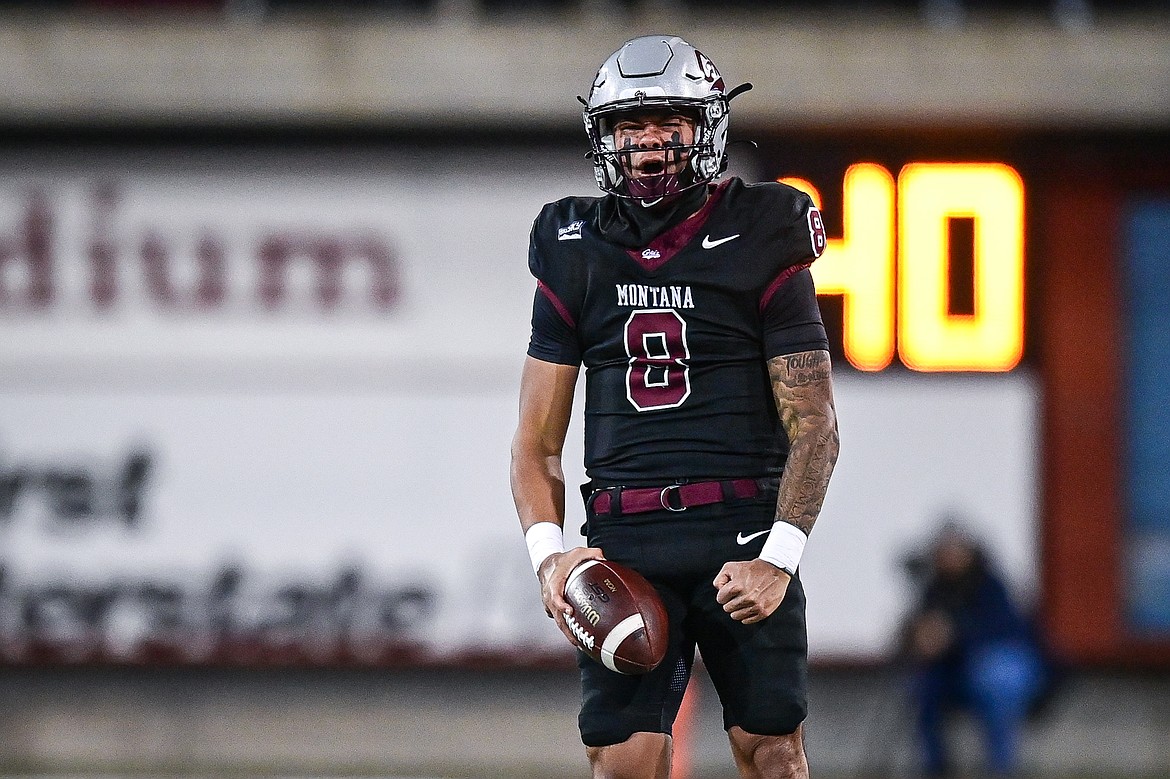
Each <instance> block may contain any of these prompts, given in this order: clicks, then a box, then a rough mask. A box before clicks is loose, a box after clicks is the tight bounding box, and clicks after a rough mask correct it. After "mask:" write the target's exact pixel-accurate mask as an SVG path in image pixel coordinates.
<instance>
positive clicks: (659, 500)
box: [590, 479, 767, 517]
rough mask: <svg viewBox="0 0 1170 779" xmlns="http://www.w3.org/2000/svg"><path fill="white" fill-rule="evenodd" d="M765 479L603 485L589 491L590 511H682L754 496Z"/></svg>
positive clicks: (617, 514)
mask: <svg viewBox="0 0 1170 779" xmlns="http://www.w3.org/2000/svg"><path fill="white" fill-rule="evenodd" d="M766 481H767V480H766V479H734V480H729V481H697V482H691V483H688V484H668V485H667V486H665V487H606V488H605V489H601V490H598V491H597V492H595V493H593V496H592V497H591V498H590V508H591V509H592V510H593V513H594V514H598V515H600V514H609V515H611V516H615V517H618V516H621V515H623V514H645V513H646V512H647V511H686V510H687V509H689V508H691V507H692V506H707V505H710V504H712V503H723V502H725V501H730V500H743V499H746V498H754V497H756V496H757V495H759V494H761V493H762V492H763V491H764V487H763V482H766Z"/></svg>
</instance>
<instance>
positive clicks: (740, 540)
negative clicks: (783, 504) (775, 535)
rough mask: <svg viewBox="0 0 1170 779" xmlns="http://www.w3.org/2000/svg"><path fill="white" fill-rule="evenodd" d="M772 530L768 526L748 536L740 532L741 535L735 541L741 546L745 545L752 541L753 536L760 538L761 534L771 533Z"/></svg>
mask: <svg viewBox="0 0 1170 779" xmlns="http://www.w3.org/2000/svg"><path fill="white" fill-rule="evenodd" d="M771 532H772V528H768V529H767V530H761V531H760V532H758V533H752V534H751V535H747V536H745V535H744V534H743V533H740V534H739V535H737V536H736V537H735V543H737V544H739V545H740V546H743V545H744V544H746V543H748V542H750V541H751V540H752V539H753V538H759V537H760V536H762V535H764V533H771Z"/></svg>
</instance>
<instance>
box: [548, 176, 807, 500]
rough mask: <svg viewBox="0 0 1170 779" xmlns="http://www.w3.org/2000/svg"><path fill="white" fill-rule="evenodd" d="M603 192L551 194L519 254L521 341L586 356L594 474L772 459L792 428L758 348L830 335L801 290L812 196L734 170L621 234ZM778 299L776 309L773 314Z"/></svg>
mask: <svg viewBox="0 0 1170 779" xmlns="http://www.w3.org/2000/svg"><path fill="white" fill-rule="evenodd" d="M606 197H613V196H612V195H608V196H606ZM602 200H603V198H585V197H569V198H564V199H562V200H558V201H557V202H555V203H550V204H548V205H546V206H545V207H544V209H543V210H542V211H541V213H540V215H539V216H538V217H537V219H536V222H535V223H534V224H533V229H532V237H531V243H530V248H529V256H528V264H529V268H530V270H531V271H532V274H533V275H534V276H535V277H536V279H537V282H538V284H537V293H536V302H535V306H534V311H533V339H532V342H531V343H530V345H529V352H528V353H529V354H530V355H531V356H532V357H535V358H537V359H540V360H544V361H547V362H554V363H562V364H568V365H581V364H583V365H584V366H585V368H586V384H585V392H586V396H587V402H586V404H585V409H586V414H587V419H586V425H585V428H586V441H585V465H586V470H587V472H588V473H589V475H590V477H591V478H595V479H599V478H600V479H606V480H620V481H615V482H614V483H628V484H633V483H637V482H638V481H640V480H642V479H655V478H658V479H660V478H661V476H662V474H663V473H671V474H673V473H677V472H678V471H679V468H680V465H682V467H683V469H684V470H685V469H686V465H685V464H686V463H688V462H689V461H693V462H695V463H699V462H702V463H705V466H704V467H705V468H706V469H709V468H712V467H714V468H717V469H718V473H721V474H736V473H758V474H767V473H779V471H780V469H781V468H782V467H783V463H784V461H785V458H786V457H787V451H786V450H787V445H786V444H787V439H786V436H784V435H782V434H780V428H779V426H778V425H779V420H778V417H777V412H776V407H775V404H774V403H772V402H770V400H771V398H772V393H771V389H770V384H769V379H768V375H767V366H766V360H767V359H768V358H769V357H772V356H774V355H775V354H779V353H785V354H792V353H796V352H799V351H811V350H815V349H823V348H827V342H826V341H825V336H824V327H823V325H822V324H821V320H820V313H819V311H818V310H817V309H816V296H815V294H807V293H808V292H809V290H811V288H812V276H811V273H810V272H809V271H808V266H809V264H810V263H811V262H812V261H813V260H814V259H816V258H817V257H818V256H820V254H821V252H823V251H824V248H825V229H824V223H823V222H822V220H821V215H820V212H819V211H817V209H816V208H815V207H814V206H813V204H812V201H811V199H810V198H809V197H808V195H806V194H804V193H803V192H800V191H799V190H797V189H794V188H792V187H789V186H787V185H785V184H778V183H773V182H767V183H760V184H745V183H744V182H743V181H741V180H740V179H738V178H730V179H728V180H726V181H724V182H722V183H721V184H720V185H719V186H718V187H716V188H715V189H714V191H713V192H712V194H711V196H710V197H709V198H708V199H707V202H706V203H705V204H704V205H703V207H702V208H701V209H700V210H699V211H698V212H697V213H696V214H694V215H693V216H691V217H689V218H688V219H686V220H684V221H683V222H681V223H679V224H677V225H675V226H674V227H672V228H670V229H669V230H667V231H666V232H664V233H663V234H661V235H659V236H658V237H657V238H655V239H654V240H653V241H651V242H650V244H649V245H648V246H644V247H640V248H636V249H630V248H626V247H623V246H619V245H617V244H615V243H613V242H611V241H607V240H605V239H604V237H602V235H601V232H600V230H599V229H598V218H599V217H598V212H599V205H600V203H601V202H602ZM801 293H804V294H801ZM810 301H811V302H810ZM777 307H780V308H784V307H787V308H786V309H785V310H784V313H783V316H782V317H774V316H771V315H770V314H771V312H772V311H773V310H774V309H776V308H777ZM794 307H796V308H797V310H795V311H794V310H792V309H793V308H794ZM775 321H778V322H780V323H781V325H782V329H783V330H784V331H785V332H784V333H776V332H773V330H774V329H776V328H771V329H770V325H769V323H770V322H775ZM777 327H780V325H778V326H777ZM780 341H782V342H783V348H782V351H781V350H780V349H781V347H780V346H777V345H776V344H778V343H779V342H780ZM582 344H589V347H588V348H587V349H585V350H584V351H582V346H581V345H582Z"/></svg>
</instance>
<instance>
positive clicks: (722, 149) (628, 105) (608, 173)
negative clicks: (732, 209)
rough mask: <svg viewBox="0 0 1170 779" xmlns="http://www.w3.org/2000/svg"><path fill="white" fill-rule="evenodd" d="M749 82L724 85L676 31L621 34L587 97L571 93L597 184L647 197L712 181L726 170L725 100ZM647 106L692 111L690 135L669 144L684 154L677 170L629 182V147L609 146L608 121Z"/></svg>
mask: <svg viewBox="0 0 1170 779" xmlns="http://www.w3.org/2000/svg"><path fill="white" fill-rule="evenodd" d="M749 89H751V84H743V85H741V86H739V87H736V88H735V89H733V90H731V91H730V92H728V91H727V90H726V88H725V86H724V83H723V77H722V76H721V75H719V70H718V69H717V68H716V67H715V64H714V63H713V62H711V60H709V59H707V57H706V56H705V55H704V54H703V53H702V52H700V51H699V50H698V49H696V48H695V47H694V46H692V45H691V44H689V43H687V42H686V41H684V40H683V39H682V38H679V37H676V36H668V35H646V36H643V37H640V38H634V39H633V40H631V41H627V42H626V43H625V44H624V45H623V46H622V47H621V48H620V49H618V50H617V51H615V52H614V53H613V54H611V55H610V56H609V58H608V59H607V60H606V61H605V62H604V63H602V65H601V68H600V69H599V70H598V71H597V77H596V78H594V79H593V87H592V88H591V89H590V90H589V98H588V100H586V99H584V98H578V99H579V100H581V102H582V103H583V104H584V105H585V111H584V112H583V113H582V117H583V118H584V120H585V132H586V133H587V134H588V136H589V143H590V144H591V145H592V147H593V149H592V152H591V154H590V156H591V157H592V159H593V173H594V176H595V177H596V178H597V186H598V187H600V188H601V189H602V190H603V191H605V192H611V193H613V194H615V195H619V196H622V197H634V198H639V199H654V198H660V197H664V196H670V195H674V194H677V193H679V192H683V191H685V190H687V189H690V188H692V187H696V186H701V185H704V184H707V183H709V182H711V181H714V180H716V179H717V178H719V176H720V175H721V174H722V173H723V171H724V170H726V169H727V156H726V147H727V121H728V102H729V101H730V100H731V98H733V97H735V96H736V95H738V94H740V93H741V92H746V91H747V90H749ZM655 109H658V110H663V109H665V110H670V111H677V112H679V113H681V114H684V115H687V116H690V117H692V118H693V119H694V121H695V140H694V143H693V144H691V145H689V146H681V145H676V146H674V147H673V149H674V151H675V152H676V153H678V154H680V155H681V156H682V157H683V158H685V159H686V165H685V167H684V169H683V171H682V173H680V174H671V173H664V174H662V175H660V176H653V177H650V180H646V179H644V178H643V179H639V180H638V181H636V182H635V181H634V180H632V179H631V178H630V177H629V176H628V175H627V172H628V171H629V170H630V165H629V159H628V157H629V155H630V154H631V153H632V150H629V149H624V150H623V149H618V148H617V145H616V143H615V142H614V136H613V128H614V124H615V121H616V120H617V119H618V118H620V117H621V116H622V115H623V114H626V113H628V112H633V111H647V110H655ZM631 185H633V187H631ZM631 189H633V191H631Z"/></svg>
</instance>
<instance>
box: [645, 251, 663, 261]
mask: <svg viewBox="0 0 1170 779" xmlns="http://www.w3.org/2000/svg"><path fill="white" fill-rule="evenodd" d="M661 256H662V252H660V251H658V250H657V249H643V250H642V259H643V260H657V259H658V258H659V257H661Z"/></svg>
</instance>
